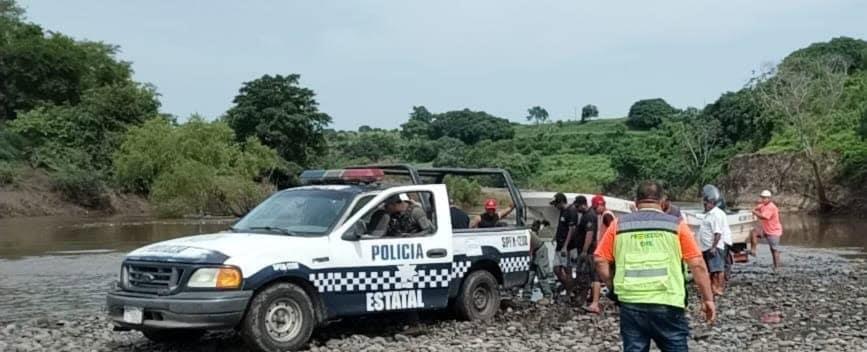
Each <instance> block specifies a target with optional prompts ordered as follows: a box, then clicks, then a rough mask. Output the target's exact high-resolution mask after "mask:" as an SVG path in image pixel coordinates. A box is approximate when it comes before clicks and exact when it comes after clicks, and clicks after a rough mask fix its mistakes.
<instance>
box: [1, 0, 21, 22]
mask: <svg viewBox="0 0 867 352" xmlns="http://www.w3.org/2000/svg"><path fill="white" fill-rule="evenodd" d="M23 18H24V9H23V8H22V7H21V6H19V5H18V3H17V2H15V0H0V19H3V20H9V21H20V20H22V19H23Z"/></svg>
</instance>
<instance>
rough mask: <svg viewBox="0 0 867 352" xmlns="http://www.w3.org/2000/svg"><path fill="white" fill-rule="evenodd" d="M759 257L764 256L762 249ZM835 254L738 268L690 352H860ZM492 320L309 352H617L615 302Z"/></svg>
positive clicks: (112, 339) (233, 344)
mask: <svg viewBox="0 0 867 352" xmlns="http://www.w3.org/2000/svg"><path fill="white" fill-rule="evenodd" d="M762 249H763V251H761V252H760V255H763V256H765V257H767V256H768V253H767V250H766V248H762ZM840 254H841V253H840V252H832V251H825V250H810V249H798V248H788V250H787V252H786V253H785V260H786V263H787V267H785V268H784V269H783V270H782V271H781V272H780V273H779V274H772V273H771V271H770V270H769V263H768V262H767V258H765V257H763V258H760V259H759V260H758V261H757V262H754V263H750V264H742V265H739V266H737V267H736V270H735V277H734V278H733V280H732V282H731V285H730V287H729V289H728V291H727V294H726V295H725V296H724V297H722V298H720V299H719V300H718V303H717V304H718V307H719V311H720V313H719V321H718V322H717V324H716V325H714V326H707V325H706V324H705V323H704V322H703V321H702V320H701V319H700V318H699V314H698V311H697V305H695V304H693V305H692V308H691V309H690V316H691V317H692V319H691V325H692V328H693V330H692V338H691V339H690V347H692V349H693V350H696V351H730V350H731V351H734V350H750V351H818V350H822V351H837V350H839V351H864V350H867V287H865V284H867V266H865V263H864V261H863V260H862V259H846V258H844V257H843V256H841V255H840ZM504 306H505V307H506V308H505V309H504V310H503V311H502V313H501V314H499V315H498V316H497V317H496V319H495V320H494V321H491V322H459V321H454V320H452V319H449V318H448V317H443V316H422V317H421V319H420V321H419V322H418V323H413V322H411V321H412V319H409V318H408V317H406V316H389V317H377V318H372V319H359V320H356V321H344V322H340V323H336V324H333V325H330V326H328V327H326V328H324V329H320V331H319V332H317V333H316V335H314V338H313V341H312V342H311V345H310V349H311V350H313V351H453V350H466V351H500V350H502V351H552V350H564V351H565V350H570V351H618V350H620V344H619V336H618V328H617V315H616V313H615V308H614V307H613V306H612V305H610V304H609V305H608V306H607V307H606V311H605V313H604V314H602V315H600V316H594V315H588V314H584V313H579V312H578V310H577V309H574V308H569V307H566V306H563V305H558V304H550V305H537V304H531V303H528V302H522V301H514V302H512V301H504ZM94 314H95V315H94V316H90V317H78V318H70V319H68V320H50V319H37V320H32V321H29V322H16V323H8V324H2V325H0V351H43V350H44V351H245V349H244V347H243V342H242V341H241V339H240V338H239V337H238V336H237V335H236V334H234V333H232V332H222V333H212V334H209V335H207V336H206V337H205V338H203V339H202V340H201V341H198V342H195V343H190V344H186V345H178V346H164V345H159V344H154V343H151V342H149V341H147V340H146V339H145V338H144V337H142V335H141V334H140V333H137V332H113V331H111V325H110V323H108V322H107V321H106V320H105V319H104V318H103V317H102V316H101V315H100V314H98V313H96V312H95V313H94Z"/></svg>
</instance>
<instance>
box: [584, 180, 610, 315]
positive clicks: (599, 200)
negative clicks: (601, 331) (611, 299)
mask: <svg viewBox="0 0 867 352" xmlns="http://www.w3.org/2000/svg"><path fill="white" fill-rule="evenodd" d="M590 207H591V208H593V210H594V212H595V213H596V216H597V219H598V220H597V222H596V226H597V227H596V233H595V234H593V235H594V236H596V239H595V241H594V243H599V241H600V240H601V239H602V235H603V234H605V231H606V230H608V226H609V225H611V223H612V222H613V221H614V213H613V212H611V210H608V209H607V208H606V207H605V197H603V196H602V195H601V194H597V195H595V196H593V199H591V200H590ZM592 267H593V268H594V269H595V267H596V265H595V263H593V265H592ZM592 276H593V283H592V284H591V286H590V304H589V305H587V307H585V308H584V310H586V311H588V312H590V313H596V314H599V313H601V312H602V309H601V307H599V297H600V296H601V292H602V281H601V280H599V276H598V275H597V274H596V270H593V273H592Z"/></svg>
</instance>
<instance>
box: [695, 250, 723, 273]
mask: <svg viewBox="0 0 867 352" xmlns="http://www.w3.org/2000/svg"><path fill="white" fill-rule="evenodd" d="M712 253H713V254H716V255H711V254H712ZM701 256H702V257H704V263H705V264H707V271H708V272H710V273H721V272H723V271H725V262H724V261H723V256H722V253H720V250H719V248H716V247H714V248H711V249H708V250H706V251H704V252H702V253H701Z"/></svg>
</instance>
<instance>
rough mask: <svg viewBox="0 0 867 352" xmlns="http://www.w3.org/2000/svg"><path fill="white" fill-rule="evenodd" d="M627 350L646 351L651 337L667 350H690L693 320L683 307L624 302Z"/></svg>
mask: <svg viewBox="0 0 867 352" xmlns="http://www.w3.org/2000/svg"><path fill="white" fill-rule="evenodd" d="M620 337H621V338H622V339H623V351H625V352H646V351H649V350H650V340H653V342H656V346H657V347H659V349H660V350H662V351H663V352H680V351H687V350H688V347H687V339H688V338H689V322H687V321H686V313H685V312H684V310H683V309H680V308H677V307H671V306H665V305H658V304H635V303H621V304H620Z"/></svg>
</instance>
